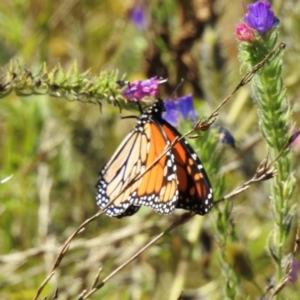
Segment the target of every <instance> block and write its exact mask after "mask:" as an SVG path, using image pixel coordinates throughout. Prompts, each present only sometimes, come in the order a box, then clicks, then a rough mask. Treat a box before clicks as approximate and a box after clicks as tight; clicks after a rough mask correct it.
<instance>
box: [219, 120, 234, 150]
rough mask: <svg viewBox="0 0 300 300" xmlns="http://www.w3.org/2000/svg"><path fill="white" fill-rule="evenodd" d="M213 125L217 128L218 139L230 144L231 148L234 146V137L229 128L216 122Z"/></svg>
mask: <svg viewBox="0 0 300 300" xmlns="http://www.w3.org/2000/svg"><path fill="white" fill-rule="evenodd" d="M215 126H216V127H217V128H218V138H219V141H220V142H221V143H223V144H227V145H229V146H231V147H232V148H235V139H234V137H233V135H232V134H231V133H230V132H229V130H227V129H226V128H224V127H223V126H221V125H218V124H216V125H215Z"/></svg>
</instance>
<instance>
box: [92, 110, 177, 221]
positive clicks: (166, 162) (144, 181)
mask: <svg viewBox="0 0 300 300" xmlns="http://www.w3.org/2000/svg"><path fill="white" fill-rule="evenodd" d="M169 143H170V142H169V140H168V139H167V138H166V136H165V134H164V132H163V131H162V129H161V128H160V126H159V124H157V123H155V120H152V119H151V116H149V113H148V114H147V113H146V114H143V115H142V116H141V117H140V118H139V119H138V121H137V123H136V127H135V129H134V130H133V131H132V132H131V133H129V134H128V136H127V137H126V138H125V139H124V141H123V142H122V143H121V145H120V146H119V147H118V149H117V150H116V152H115V153H114V155H113V156H112V158H111V159H110V160H109V162H108V163H107V164H106V166H105V167H104V168H103V170H102V171H101V172H100V176H99V181H98V184H97V186H96V188H97V190H98V194H97V196H96V200H97V204H98V205H99V206H100V207H101V208H104V207H105V206H106V205H107V204H108V203H110V202H111V204H110V205H109V207H107V208H106V209H105V213H106V214H107V215H109V216H118V217H123V216H128V215H132V214H134V213H135V212H136V211H137V210H138V209H139V207H140V206H141V205H144V206H150V207H152V208H153V209H154V210H155V211H156V212H158V213H160V214H169V213H170V212H171V211H172V210H174V209H175V207H176V203H177V200H178V195H179V193H178V189H177V184H178V181H177V176H176V171H177V169H176V164H175V157H174V154H173V153H172V150H170V149H169V150H168V151H167V152H166V153H165V154H164V155H162V153H163V151H164V150H166V148H167V146H168V144H169ZM160 156H161V157H160ZM159 157H160V158H159ZM158 158H159V159H158ZM157 159H158V161H157V162H156V163H154V162H155V161H156V160H157ZM137 176H139V178H138V179H137ZM136 179H137V180H136Z"/></svg>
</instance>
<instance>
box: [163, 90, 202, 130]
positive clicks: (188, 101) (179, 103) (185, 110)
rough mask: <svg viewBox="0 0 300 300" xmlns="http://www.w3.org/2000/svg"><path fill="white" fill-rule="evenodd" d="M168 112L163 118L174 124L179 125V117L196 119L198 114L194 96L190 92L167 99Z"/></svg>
mask: <svg viewBox="0 0 300 300" xmlns="http://www.w3.org/2000/svg"><path fill="white" fill-rule="evenodd" d="M165 108H166V112H165V113H164V114H163V118H164V119H165V120H166V121H168V122H169V123H170V124H172V125H173V126H176V125H178V122H179V119H180V118H182V119H184V120H191V121H193V122H195V121H196V118H197V115H196V111H195V109H194V105H193V96H192V94H188V95H186V96H182V97H179V98H178V99H176V100H166V101H165Z"/></svg>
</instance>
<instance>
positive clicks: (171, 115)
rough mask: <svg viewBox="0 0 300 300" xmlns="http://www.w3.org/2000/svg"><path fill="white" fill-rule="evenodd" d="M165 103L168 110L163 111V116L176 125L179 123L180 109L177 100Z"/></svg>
mask: <svg viewBox="0 0 300 300" xmlns="http://www.w3.org/2000/svg"><path fill="white" fill-rule="evenodd" d="M164 105H165V109H166V112H164V113H163V118H164V119H165V120H166V121H168V122H169V123H170V124H171V125H173V126H176V125H177V124H178V111H177V108H176V103H175V101H172V100H167V101H165V102H164Z"/></svg>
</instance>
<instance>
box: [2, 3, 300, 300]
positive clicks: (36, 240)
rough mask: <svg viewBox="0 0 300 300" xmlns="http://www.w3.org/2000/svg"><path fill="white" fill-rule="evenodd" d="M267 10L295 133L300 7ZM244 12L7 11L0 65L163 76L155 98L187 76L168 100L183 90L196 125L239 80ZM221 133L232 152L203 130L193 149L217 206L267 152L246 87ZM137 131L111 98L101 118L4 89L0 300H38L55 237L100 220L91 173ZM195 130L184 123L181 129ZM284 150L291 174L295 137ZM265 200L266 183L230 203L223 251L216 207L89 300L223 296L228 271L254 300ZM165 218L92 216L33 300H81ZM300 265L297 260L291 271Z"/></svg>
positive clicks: (50, 7) (27, 7) (268, 219)
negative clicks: (230, 140) (239, 27)
mask: <svg viewBox="0 0 300 300" xmlns="http://www.w3.org/2000/svg"><path fill="white" fill-rule="evenodd" d="M271 2H272V6H273V9H274V11H275V14H276V15H277V17H278V18H279V19H280V26H279V33H280V35H279V40H278V41H279V42H285V43H286V44H287V48H286V50H285V53H284V70H283V72H284V78H283V79H284V84H285V85H286V87H287V92H288V96H289V98H290V100H291V104H292V108H293V110H294V119H293V122H294V123H295V127H296V128H297V126H299V104H298V101H297V100H298V96H299V93H300V89H299V86H300V73H299V65H300V56H299V53H300V34H299V33H300V3H298V2H297V1H293V0H286V1H283V0H274V1H271ZM248 3H249V1H248V2H247V1H245V4H248ZM243 15H244V9H243V5H242V4H241V1H239V0H231V1H226V0H193V1H192V0H189V1H186V0H176V1H174V0H164V1H162V0H154V1H149V0H148V1H147V0H122V1H121V0H115V1H108V0H102V1H78V0H65V1H51V0H45V1H36V0H35V1H30V0H11V1H2V2H1V3H0V37H1V40H0V45H1V46H0V65H1V67H3V68H4V69H5V68H6V67H7V65H8V63H9V61H10V60H15V61H17V62H18V63H19V65H20V66H22V67H23V68H25V69H28V70H30V71H31V72H33V73H34V72H39V70H40V69H41V68H42V63H44V62H46V64H47V66H48V68H49V69H51V68H53V67H54V66H55V65H57V63H60V64H61V66H62V68H63V69H64V70H65V71H67V70H68V69H69V68H70V67H71V66H72V65H73V64H74V62H76V63H77V66H78V70H79V72H81V73H83V72H84V71H86V70H87V69H90V70H91V74H90V76H93V75H94V76H96V75H98V74H99V72H101V71H108V72H110V71H115V70H118V71H119V75H120V78H121V77H123V76H124V75H126V79H127V80H136V79H145V78H149V77H152V76H159V77H163V78H168V82H167V83H165V84H163V85H161V86H160V94H161V96H162V97H163V98H168V97H170V95H171V94H172V93H173V92H174V90H175V89H176V88H177V87H178V84H179V82H180V80H181V79H184V82H183V84H182V85H180V87H179V88H178V90H177V91H176V93H177V94H178V95H185V94H188V93H192V94H193V97H194V105H195V107H196V109H197V111H198V116H199V118H203V117H205V116H208V115H209V114H210V113H211V112H212V110H213V109H214V108H215V107H216V106H217V105H218V104H220V102H221V101H222V100H223V99H224V98H225V97H226V96H227V95H228V94H230V92H232V91H233V89H234V88H235V86H236V85H237V84H238V82H239V81H240V79H241V78H242V74H241V72H240V63H239V61H238V57H237V54H238V52H237V45H236V39H235V35H234V32H235V26H236V24H237V23H238V22H240V21H241V19H242V17H243ZM122 113H123V115H126V114H129V115H130V114H132V112H127V111H126V110H123V112H122ZM218 123H219V124H221V125H222V126H224V127H225V128H226V129H227V130H229V132H230V133H231V134H232V136H233V137H234V138H235V142H236V148H233V147H231V146H230V145H227V144H221V143H218V144H216V146H215V148H214V151H215V152H214V154H212V153H208V152H209V151H208V150H205V149H208V146H207V144H206V142H207V143H214V142H213V141H211V139H210V138H209V137H211V136H213V134H210V135H209V133H207V134H206V133H203V134H202V133H201V135H202V137H200V138H202V140H201V139H200V140H196V141H195V140H191V141H190V143H191V144H192V145H193V147H194V149H195V150H196V152H197V153H198V154H199V156H200V158H201V159H202V161H203V164H204V166H205V168H206V170H207V172H208V175H209V178H210V180H211V183H212V186H213V187H214V188H215V189H216V198H218V197H220V196H221V195H223V194H224V193H226V192H229V191H231V190H232V189H233V188H234V187H236V186H237V185H238V184H241V183H243V182H244V181H246V180H248V179H250V178H251V176H252V175H253V174H254V173H255V170H256V168H257V166H258V164H259V163H260V161H261V160H262V159H263V158H264V157H265V156H266V155H267V153H266V146H265V144H264V142H263V141H262V139H261V135H260V133H259V132H258V128H257V112H256V107H255V105H254V104H253V101H252V100H251V97H250V89H249V86H246V87H243V88H242V89H240V90H239V91H238V93H237V94H236V95H235V96H234V98H233V99H232V100H231V101H230V102H229V103H228V104H227V105H226V106H225V107H224V108H223V109H222V110H221V111H220V115H219V117H218ZM133 125H134V120H130V119H129V120H128V119H126V120H121V119H120V116H119V109H118V108H117V107H115V106H113V105H109V104H107V102H106V101H105V102H103V106H102V113H100V110H99V109H98V107H97V106H95V105H92V104H87V103H80V102H76V101H73V102H68V101H67V100H65V99H62V98H54V97H49V96H27V97H25V96H24V97H22V96H19V95H16V94H14V93H11V94H9V95H8V96H6V97H3V98H1V99H0V180H1V181H3V183H1V184H0V299H1V300H4V299H5V300H6V299H32V298H33V297H34V295H35V294H36V291H37V288H38V287H39V285H40V284H41V282H42V281H43V280H44V278H45V277H46V275H47V274H48V272H49V270H50V268H51V266H52V264H53V262H54V260H55V258H56V256H57V254H58V252H59V251H60V249H61V247H62V245H63V243H64V241H65V240H66V239H67V238H68V236H69V235H70V234H72V233H73V232H74V230H76V228H77V227H78V226H79V225H80V224H81V223H82V222H83V221H84V220H85V219H87V218H89V217H91V216H92V215H94V214H95V213H96V212H97V211H98V207H97V205H96V203H95V200H94V199H95V184H96V182H97V178H98V172H99V170H100V169H101V167H102V166H103V165H104V164H105V162H106V161H107V160H108V159H109V158H110V156H111V155H112V153H113V151H114V150H115V149H116V147H117V146H118V144H119V143H120V141H121V140H122V139H123V138H124V137H125V135H126V134H127V133H128V132H129V131H130V130H131V129H132V127H133ZM292 125H293V124H292V122H291V127H292ZM191 126H192V124H191V123H189V122H186V123H184V124H183V123H182V124H181V127H180V131H181V132H182V133H184V132H186V131H187V130H188V129H190V128H191ZM205 141H206V142H205ZM291 153H292V159H293V164H294V172H295V174H296V177H297V178H298V177H299V168H298V159H299V153H300V146H299V145H298V143H297V141H296V142H295V143H294V145H293V147H292V149H291ZM210 154H211V155H210ZM10 176H12V177H11V178H10ZM9 178H10V179H9ZM5 179H9V180H5ZM268 191H269V190H268V182H265V183H260V184H257V185H254V186H252V187H251V188H250V189H249V190H248V191H247V192H245V193H243V194H241V195H239V196H238V197H236V198H234V200H232V202H231V204H230V205H231V214H230V217H228V218H227V221H228V228H229V227H230V233H228V232H227V233H224V235H226V234H228V235H229V236H230V237H231V238H230V244H228V243H226V244H225V242H224V241H225V240H226V241H228V239H226V238H224V235H223V236H222V237H220V236H219V234H220V230H219V229H218V228H217V229H216V227H217V225H216V224H218V223H217V221H216V220H217V219H218V218H222V215H221V211H222V210H221V208H220V209H219V208H218V209H214V210H213V211H212V212H211V213H210V214H209V215H208V216H205V217H200V216H197V217H195V218H193V219H192V220H191V221H190V222H188V223H187V224H184V225H183V226H180V227H179V228H177V229H175V230H174V231H172V232H171V233H169V234H168V235H167V236H165V237H164V238H163V239H161V240H160V241H159V242H158V243H157V244H156V245H154V246H152V247H151V248H150V249H148V250H147V251H145V252H144V253H143V254H142V255H141V256H140V257H139V258H138V259H136V260H135V261H134V262H132V263H131V264H130V265H128V266H127V267H126V268H125V269H124V270H122V271H121V272H119V273H118V274H117V275H116V276H115V277H113V278H112V279H111V280H110V281H108V282H107V284H106V285H105V286H104V287H103V288H102V289H100V290H99V291H97V292H96V293H95V294H94V295H92V296H91V297H90V299H132V300H137V299H171V300H172V299H178V298H179V297H181V298H180V299H225V298H226V297H225V294H224V293H225V291H224V290H225V288H224V287H225V286H226V285H230V282H231V277H230V276H231V275H230V274H231V273H230V272H233V273H234V275H232V276H234V278H235V284H236V285H237V286H238V292H237V294H238V296H237V298H236V299H241V297H245V296H248V297H249V298H248V299H261V298H262V292H260V291H259V289H257V288H256V287H255V284H258V285H259V286H260V288H261V289H262V290H264V289H266V288H267V287H268V286H269V285H270V282H271V281H272V277H273V276H274V269H275V266H274V263H273V262H272V258H271V257H270V255H269V254H268V251H267V249H266V244H267V240H268V236H269V234H270V231H271V230H272V226H273V225H272V224H273V220H272V211H271V210H270V203H269V201H270V200H269V194H268ZM297 199H298V192H297V191H296V193H295V203H296V201H297ZM178 213H179V211H178V212H176V213H175V214H178ZM173 219H174V216H173V215H171V216H160V215H157V214H155V213H154V212H153V211H152V210H151V209H149V208H143V209H141V210H140V211H139V212H138V213H137V214H136V215H134V216H132V217H129V218H123V219H115V218H109V217H107V216H101V217H100V218H98V219H97V220H96V221H94V222H92V223H90V224H89V225H88V226H87V227H86V230H85V231H84V232H83V233H81V234H80V235H79V236H78V238H76V239H75V240H74V241H73V243H72V245H71V248H70V250H69V252H68V253H67V255H66V256H65V258H64V259H63V261H62V262H61V265H60V266H59V268H58V270H57V272H56V274H55V275H54V277H53V278H52V279H51V281H50V282H49V283H48V285H47V286H46V288H45V289H44V291H43V293H42V296H41V298H40V299H43V297H46V296H48V297H49V298H48V299H52V298H51V297H52V295H53V294H54V292H55V289H56V288H58V289H59V298H58V299H76V297H78V295H80V293H82V291H83V290H85V289H89V288H90V287H91V285H92V283H93V280H94V278H95V276H96V274H97V272H98V269H99V268H100V267H102V268H103V270H102V272H101V274H100V278H104V277H105V276H106V275H108V274H109V273H110V272H111V271H113V270H114V268H116V267H117V266H119V265H120V264H121V263H123V262H124V261H125V260H126V258H129V257H130V256H131V255H132V254H133V253H135V252H136V251H137V250H138V249H139V248H140V247H141V246H142V245H144V244H145V243H146V242H147V241H149V239H150V238H151V237H153V236H155V235H156V234H159V233H160V232H161V231H163V230H164V229H165V228H166V227H167V226H168V224H170V222H171V221H172V220H173ZM296 223H297V222H295V226H294V227H293V228H291V238H290V242H289V244H287V245H286V246H285V249H286V251H287V252H290V251H291V249H292V248H293V245H294V235H295V227H296ZM218 230H219V231H218ZM233 236H234V238H232V237H233ZM237 257H238V258H241V260H238V259H237ZM296 257H297V256H296ZM298 257H299V255H298ZM223 260H224V261H225V262H226V263H228V266H229V267H228V266H227V265H226V264H225V265H226V266H227V267H228V268H229V269H230V266H231V269H230V270H231V271H229V269H226V268H227V267H226V266H225V265H224V263H223V262H222V261H223ZM297 264H298V263H297V259H295V266H296V267H295V274H296V273H297ZM232 270H233V271H232ZM249 274H250V275H249ZM254 281H255V283H254ZM299 283H300V282H299V279H297V277H296V275H295V276H294V277H293V278H291V280H290V282H289V283H288V285H287V287H286V288H285V289H284V291H283V292H282V294H283V299H287V295H288V298H289V299H298V297H299V296H298V295H299ZM227 297H229V296H228V295H227ZM239 297H240V298H239ZM229 298H230V297H229ZM231 299H233V298H231Z"/></svg>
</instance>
